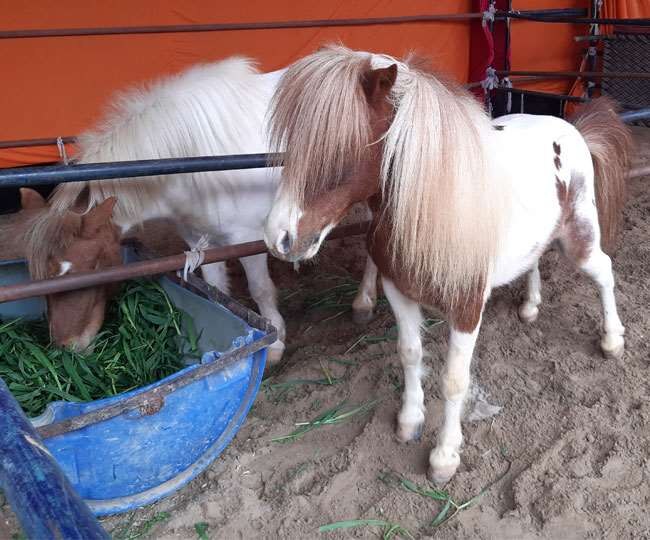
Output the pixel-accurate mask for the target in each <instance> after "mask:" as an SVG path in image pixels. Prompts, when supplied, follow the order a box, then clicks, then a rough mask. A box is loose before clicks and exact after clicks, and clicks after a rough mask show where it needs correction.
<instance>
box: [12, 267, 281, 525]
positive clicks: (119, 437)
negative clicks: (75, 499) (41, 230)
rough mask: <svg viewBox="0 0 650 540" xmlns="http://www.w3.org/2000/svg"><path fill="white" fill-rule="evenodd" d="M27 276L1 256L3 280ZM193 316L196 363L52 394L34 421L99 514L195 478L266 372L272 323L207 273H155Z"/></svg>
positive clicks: (37, 309) (36, 308) (227, 437)
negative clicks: (104, 389) (78, 395)
mask: <svg viewBox="0 0 650 540" xmlns="http://www.w3.org/2000/svg"><path fill="white" fill-rule="evenodd" d="M26 279H28V275H27V272H26V268H25V266H24V264H23V263H22V262H21V261H12V262H8V263H3V264H1V265H0V284H9V283H16V282H20V281H25V280H26ZM160 283H161V285H162V286H163V287H164V289H165V291H166V292H167V294H168V295H169V297H170V299H171V300H172V301H173V302H174V304H175V305H176V306H177V307H179V308H180V309H182V310H184V311H186V312H187V313H188V314H189V315H191V317H192V319H193V321H194V325H195V327H196V330H197V332H200V340H199V347H200V349H201V350H202V351H208V352H205V353H204V354H203V357H202V358H201V361H200V363H198V364H193V365H189V366H188V367H186V368H184V369H182V370H181V371H179V372H177V373H175V374H173V375H171V376H169V377H167V378H165V379H162V380H161V381H158V382H157V383H155V384H152V385H150V386H147V387H143V388H139V389H137V390H134V391H131V392H127V393H124V394H120V395H118V396H114V397H111V398H107V399H102V400H98V401H93V402H89V403H68V402H60V401H59V402H55V403H51V404H50V405H49V406H48V408H47V409H46V411H45V412H44V413H43V414H42V415H41V416H39V417H38V418H35V419H33V424H34V425H35V426H36V427H37V428H38V431H39V433H40V434H41V436H42V437H43V438H44V441H45V444H46V446H47V448H48V450H49V451H50V452H51V453H52V455H53V456H54V458H55V459H56V461H57V462H58V463H59V465H60V466H61V468H62V470H63V471H64V473H65V474H66V476H67V477H68V479H69V480H70V482H71V483H72V485H73V487H74V488H75V489H76V491H77V492H78V493H79V495H80V496H81V497H82V498H83V499H84V500H85V501H86V503H87V504H88V505H89V506H90V508H91V510H92V511H93V512H94V513H95V514H96V515H107V514H116V513H120V512H125V511H127V510H131V509H134V508H137V507H139V506H143V505H145V504H149V503H152V502H154V501H156V500H158V499H160V498H162V497H164V496H166V495H169V494H170V493H173V492H174V491H176V490H177V489H179V488H180V487H181V486H183V485H185V484H186V483H187V482H189V481H190V480H192V479H193V478H194V477H195V476H197V475H198V474H199V473H200V472H201V471H203V470H204V469H205V468H206V467H207V466H208V465H209V464H210V463H211V462H212V461H213V460H214V459H215V458H217V457H218V456H219V454H220V453H221V452H222V451H223V450H224V448H225V447H226V446H227V445H228V444H229V443H230V441H231V440H232V438H233V437H234V435H235V434H236V433H237V431H238V430H239V428H240V427H241V425H242V423H243V421H244V418H245V417H246V414H247V413H248V411H249V409H250V407H251V405H252V404H253V401H254V399H255V396H256V394H257V391H258V389H259V385H260V382H261V379H262V374H263V372H264V365H265V360H266V347H267V345H269V344H270V343H272V342H273V341H275V339H276V332H275V329H274V328H273V327H272V326H271V325H270V324H269V323H268V321H266V320H265V319H262V318H261V317H260V316H259V315H257V314H256V313H253V312H252V311H250V310H248V309H246V308H244V307H242V306H241V305H239V304H237V303H236V302H234V301H233V300H232V299H230V298H229V297H227V296H225V295H223V294H222V293H220V292H219V291H217V290H216V289H214V288H212V287H209V286H208V285H207V284H206V283H205V282H204V281H202V280H200V279H198V278H196V277H194V276H191V277H190V279H189V281H188V282H187V283H183V286H181V285H180V284H178V283H176V282H174V281H172V279H170V278H167V277H163V278H160ZM43 309H44V302H43V301H42V300H41V299H32V300H25V301H17V302H9V303H5V304H0V319H6V318H10V317H11V318H13V317H16V316H22V317H40V316H41V315H42V313H43Z"/></svg>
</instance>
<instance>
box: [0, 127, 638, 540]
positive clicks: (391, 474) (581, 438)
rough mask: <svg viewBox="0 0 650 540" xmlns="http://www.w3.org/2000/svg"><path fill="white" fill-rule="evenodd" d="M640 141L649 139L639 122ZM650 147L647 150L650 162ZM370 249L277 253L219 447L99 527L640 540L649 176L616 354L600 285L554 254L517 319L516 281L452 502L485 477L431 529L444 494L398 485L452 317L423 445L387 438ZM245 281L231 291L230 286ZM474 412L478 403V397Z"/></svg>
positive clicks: (395, 401) (504, 293) (201, 533)
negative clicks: (306, 257)
mask: <svg viewBox="0 0 650 540" xmlns="http://www.w3.org/2000/svg"><path fill="white" fill-rule="evenodd" d="M644 140H645V141H647V142H648V143H650V137H648V136H647V132H646V133H644ZM649 148H650V144H648V145H647V146H645V147H644V148H643V152H642V153H643V154H645V155H646V156H650V149H649ZM362 253H363V251H362V248H361V247H360V242H359V241H357V240H352V239H346V240H343V241H334V242H331V243H329V244H328V245H327V246H326V247H325V248H324V249H323V251H322V254H321V255H320V257H319V259H318V261H317V264H316V265H309V266H303V267H302V268H301V270H300V272H299V274H295V273H294V272H293V270H292V269H291V268H290V267H289V266H288V265H286V264H283V263H280V262H277V261H274V262H273V263H272V272H273V275H274V277H275V278H277V282H278V285H279V287H280V289H281V297H282V310H283V313H284V314H285V315H286V318H287V321H288V350H287V354H286V359H285V361H284V362H283V363H282V364H281V365H280V366H279V368H278V369H277V370H276V371H274V372H273V373H271V374H270V376H269V377H268V378H267V379H266V381H265V382H264V388H263V390H261V391H260V393H259V395H258V398H257V401H256V403H255V405H254V407H253V409H252V411H251V413H250V415H249V416H248V419H247V421H246V423H245V425H244V426H243V428H242V429H241V431H240V432H239V433H238V434H237V436H236V438H235V440H234V441H233V443H232V444H231V445H230V446H229V447H228V448H227V449H226V451H225V452H224V453H223V454H222V456H221V457H220V458H219V459H218V460H217V461H216V462H215V463H213V464H212V466H211V467H210V468H209V469H208V470H207V471H205V472H204V473H203V474H201V475H200V476H199V477H198V478H197V479H195V480H194V481H193V482H192V483H191V484H190V485H188V486H187V487H185V489H183V490H181V492H179V493H177V494H176V495H174V496H172V497H170V498H168V499H166V500H164V501H161V502H159V503H158V504H155V505H153V506H151V507H148V508H144V509H142V510H139V511H137V512H133V513H132V514H130V515H122V516H116V517H113V518H110V519H105V520H103V524H104V526H105V527H106V529H107V530H108V531H109V532H111V533H112V534H113V536H114V538H121V539H131V540H133V539H135V538H155V539H172V538H173V539H177V538H180V539H192V538H220V539H221V538H223V539H237V538H242V539H248V538H269V539H271V538H273V539H275V538H377V537H381V535H382V533H384V532H386V530H387V529H383V530H382V528H381V527H378V526H374V527H371V526H361V527H358V528H354V529H344V530H340V531H337V532H334V533H319V532H318V528H319V527H320V526H322V525H326V524H329V523H332V522H337V521H341V520H353V519H355V520H356V519H373V520H382V521H386V522H391V523H396V524H399V525H400V526H402V527H403V528H404V529H406V530H407V531H408V532H409V533H410V534H411V535H412V536H413V537H414V538H479V539H488V538H489V539H518V540H519V539H538V538H553V539H569V538H575V539H578V538H611V539H623V538H635V539H637V538H650V514H649V512H648V508H650V483H649V482H650V459H649V457H650V450H649V449H650V376H649V375H648V372H649V370H650V347H649V346H648V342H647V340H648V338H649V337H650V178H649V177H645V178H637V179H634V180H631V181H630V197H629V202H628V204H627V207H626V211H625V225H624V234H623V237H622V239H621V243H620V249H619V251H618V252H617V254H616V256H615V259H614V269H615V275H616V278H617V299H618V305H619V309H620V315H621V319H622V320H623V322H624V324H625V326H626V329H627V330H626V353H625V356H624V357H623V359H622V360H620V361H616V360H606V359H604V358H603V357H602V355H601V354H600V351H599V347H598V341H599V326H600V321H601V316H600V304H599V301H598V297H597V290H596V288H595V287H594V285H593V284H592V283H591V282H590V281H589V280H588V278H586V277H585V276H583V275H581V274H580V273H579V272H578V271H576V270H575V269H573V268H572V267H570V265H569V264H567V263H566V262H565V261H564V259H563V258H562V257H561V256H560V254H559V253H558V252H556V251H550V252H549V253H547V254H546V255H545V256H544V257H543V259H542V264H541V274H542V282H543V285H542V287H543V288H542V294H543V304H542V306H541V310H540V316H539V319H538V321H537V322H536V323H534V324H532V325H525V324H523V323H521V322H520V321H519V319H518V318H517V315H516V307H517V304H518V302H519V299H520V298H521V296H522V293H523V281H522V280H521V279H520V280H518V281H517V282H515V283H513V284H512V285H510V286H508V287H504V288H502V289H499V290H497V291H495V292H494V293H493V296H492V298H491V300H490V302H489V305H488V307H487V309H486V313H485V317H484V322H483V325H482V329H481V334H480V337H479V340H478V344H477V348H476V352H475V356H474V364H473V378H474V381H475V384H476V387H475V392H474V393H475V395H476V396H478V402H479V404H482V406H483V410H485V409H489V407H487V406H486V403H485V402H487V403H489V404H492V405H498V406H500V407H501V410H500V412H499V413H498V414H496V415H495V416H492V417H490V418H486V419H482V420H475V421H470V420H466V421H465V422H464V434H465V444H464V448H463V452H462V464H461V467H460V470H459V472H458V473H457V475H456V476H455V477H454V478H453V479H452V481H451V482H450V483H449V485H448V486H447V487H446V489H447V491H448V492H449V494H450V495H451V496H452V497H453V499H454V501H455V502H457V503H459V504H460V503H461V502H464V501H466V500H468V499H471V498H472V497H474V496H476V495H477V494H479V493H481V491H482V490H483V489H484V488H486V487H487V486H490V487H489V489H488V490H487V491H486V492H485V493H484V494H483V496H482V497H480V498H479V499H478V500H476V501H475V503H474V504H473V506H470V507H468V508H466V509H463V510H462V511H460V512H459V513H458V514H457V515H456V516H455V517H453V519H450V520H449V521H448V522H446V523H444V524H442V525H441V526H438V527H434V526H432V521H433V520H434V518H435V517H436V515H438V513H439V512H440V510H441V509H442V507H443V503H442V502H439V501H436V500H433V499H431V498H427V497H424V496H422V495H420V494H417V493H413V492H412V491H409V490H407V489H405V488H404V486H403V485H400V483H399V482H398V481H396V480H395V478H396V477H403V478H406V479H408V480H410V481H412V482H415V483H417V484H418V485H420V486H423V487H428V484H427V481H426V471H427V465H428V455H429V452H430V450H431V448H432V446H433V444H434V441H435V437H436V433H437V431H438V427H439V423H440V420H441V400H440V390H439V388H438V383H437V381H438V377H439V373H440V371H441V368H442V361H443V357H444V354H445V350H446V340H447V337H446V334H447V328H446V324H445V323H442V322H437V321H436V319H435V316H433V315H431V319H429V320H428V323H429V328H428V330H427V332H426V339H425V344H426V349H427V352H428V354H427V358H426V364H427V365H428V366H429V368H430V374H429V376H428V377H427V378H426V380H425V395H426V398H425V399H426V406H427V422H426V426H425V429H424V433H423V436H422V440H421V442H419V443H412V444H407V445H404V444H400V443H399V442H398V441H397V440H396V438H395V437H394V434H393V433H394V426H395V416H396V413H397V411H398V408H399V403H400V391H401V384H402V383H401V381H402V376H401V367H400V364H399V360H398V358H397V355H396V351H395V328H394V324H395V323H394V320H393V317H392V315H391V313H390V309H389V308H388V306H387V305H386V303H385V301H384V302H381V303H380V306H379V309H378V314H377V317H376V318H375V319H374V320H373V321H372V322H371V323H370V324H369V325H368V326H366V327H360V326H356V325H354V324H353V323H352V322H351V318H350V313H349V312H348V311H346V310H347V308H348V307H349V303H350V302H351V300H352V292H351V291H352V289H353V288H352V287H350V283H352V281H353V280H358V279H359V278H360V276H361V272H362V270H363V255H362ZM238 272H239V270H238V268H234V269H233V273H234V274H237V273H238ZM332 287H338V288H337V289H334V290H332ZM243 290H244V289H243V288H242V287H241V285H238V287H237V290H236V291H235V293H238V294H239V295H240V297H241V293H242V291H243ZM328 291H329V293H328ZM238 294H235V296H237V295H238ZM319 302H320V305H315V304H318V303H319ZM333 303H337V304H340V305H339V306H336V307H331V306H328V304H333ZM296 381H303V382H302V383H297V382H296ZM304 381H318V383H316V382H311V383H309V382H304ZM330 382H331V383H332V384H327V383H330ZM283 383H288V384H284V385H283ZM374 400H378V401H377V402H376V403H375V404H374V406H371V407H370V410H369V411H368V412H366V413H365V414H357V415H352V416H351V417H349V418H348V419H347V421H344V422H341V423H339V424H335V425H326V426H323V427H319V428H316V429H314V430H312V431H310V432H308V433H305V434H304V435H303V436H301V437H299V438H298V439H297V440H295V441H293V442H284V443H281V442H273V441H271V439H273V438H274V437H279V436H282V435H286V434H288V433H291V432H292V431H293V430H294V429H295V423H297V422H304V421H309V420H312V419H314V418H316V417H318V416H320V415H321V414H322V413H323V412H324V411H326V410H328V409H331V408H332V407H335V406H338V405H340V404H341V403H342V402H344V401H345V402H346V403H347V405H348V406H350V407H353V406H356V405H364V404H368V403H370V404H371V405H372V402H373V401H374ZM467 411H468V412H469V413H476V412H477V407H476V402H473V403H469V404H468V406H467ZM474 416H476V415H474ZM452 512H453V509H452V510H450V511H449V513H448V515H451V513H452ZM0 518H2V519H0V538H11V535H12V534H13V533H14V532H15V531H16V528H15V521H14V519H13V517H12V516H11V515H10V512H9V510H8V507H7V505H6V504H5V505H4V506H3V507H2V509H0ZM402 535H403V536H404V537H406V536H405V535H406V533H402Z"/></svg>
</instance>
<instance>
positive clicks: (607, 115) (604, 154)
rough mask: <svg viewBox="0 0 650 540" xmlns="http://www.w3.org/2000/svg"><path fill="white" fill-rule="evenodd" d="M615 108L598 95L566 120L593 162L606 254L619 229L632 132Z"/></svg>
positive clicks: (611, 103)
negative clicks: (584, 145) (572, 126)
mask: <svg viewBox="0 0 650 540" xmlns="http://www.w3.org/2000/svg"><path fill="white" fill-rule="evenodd" d="M617 111H618V107H617V105H616V103H614V102H613V101H612V100H611V99H609V98H606V97H599V98H597V99H594V100H593V101H591V102H589V103H587V104H586V105H584V106H582V107H580V108H579V109H578V110H577V111H576V113H575V114H574V115H573V117H572V118H571V119H570V122H571V123H572V124H573V125H574V126H575V127H576V128H577V130H578V131H579V132H580V134H581V135H582V136H583V137H584V139H585V141H586V143H587V146H588V147H589V152H590V153H591V159H592V161H593V163H594V174H595V179H594V180H595V185H596V206H597V208H598V221H599V224H600V232H601V247H602V248H603V250H604V251H605V252H607V253H611V252H612V251H613V249H614V246H615V244H616V239H617V236H618V232H619V229H620V224H621V213H622V210H623V206H624V205H625V188H626V185H625V184H626V177H627V171H628V167H629V160H630V153H631V150H632V133H631V132H630V130H629V128H628V127H627V126H626V125H625V124H624V123H623V122H622V121H621V119H620V118H619V117H618V114H617Z"/></svg>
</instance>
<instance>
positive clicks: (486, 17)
mask: <svg viewBox="0 0 650 540" xmlns="http://www.w3.org/2000/svg"><path fill="white" fill-rule="evenodd" d="M496 12H497V9H496V8H495V7H494V2H490V7H489V8H487V9H486V10H485V11H484V12H483V21H482V23H481V24H482V25H483V28H485V27H486V26H487V23H489V22H494V16H495V14H496Z"/></svg>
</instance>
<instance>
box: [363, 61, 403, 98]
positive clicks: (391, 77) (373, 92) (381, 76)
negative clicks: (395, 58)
mask: <svg viewBox="0 0 650 540" xmlns="http://www.w3.org/2000/svg"><path fill="white" fill-rule="evenodd" d="M395 79H397V64H392V65H390V66H388V67H385V68H379V69H371V70H369V71H368V72H366V73H365V74H364V75H363V77H362V79H361V86H362V87H363V92H364V93H365V94H366V98H367V99H368V103H370V104H371V105H374V104H376V103H379V102H380V101H381V100H382V99H384V98H385V97H386V96H387V95H388V93H389V92H390V90H391V88H393V85H394V84H395Z"/></svg>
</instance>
